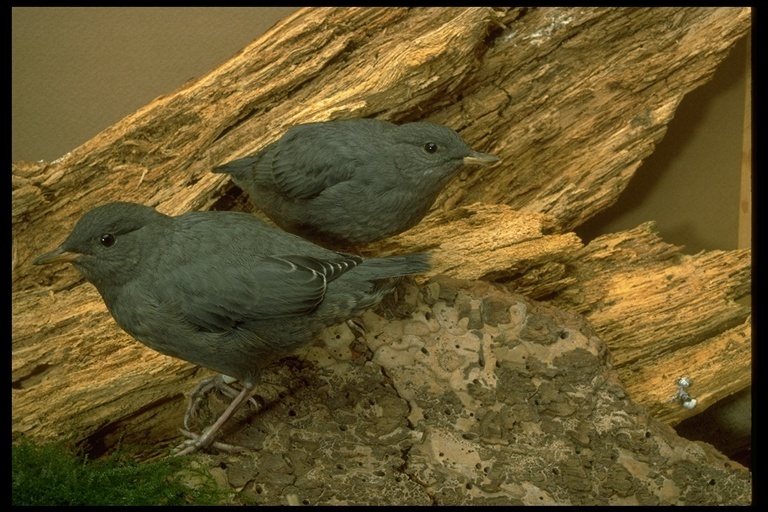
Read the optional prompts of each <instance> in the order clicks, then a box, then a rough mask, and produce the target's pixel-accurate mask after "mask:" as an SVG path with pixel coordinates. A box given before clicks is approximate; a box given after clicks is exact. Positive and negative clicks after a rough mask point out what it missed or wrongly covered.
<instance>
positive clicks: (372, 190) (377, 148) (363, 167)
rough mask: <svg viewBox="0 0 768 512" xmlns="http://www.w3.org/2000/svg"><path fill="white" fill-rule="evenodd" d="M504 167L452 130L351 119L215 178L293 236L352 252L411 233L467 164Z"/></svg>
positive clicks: (298, 130)
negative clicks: (245, 195) (237, 190)
mask: <svg viewBox="0 0 768 512" xmlns="http://www.w3.org/2000/svg"><path fill="white" fill-rule="evenodd" d="M498 161H499V159H498V158H497V157H495V156H493V155H487V154H484V153H478V152H476V151H474V150H472V148H470V147H469V146H468V145H467V143H466V142H464V140H463V139H462V138H461V137H460V136H459V134H458V133H456V132H455V131H454V130H452V129H450V128H448V127H446V126H442V125H438V124H431V123H407V124H403V125H399V126H398V125H395V124H393V123H390V122H387V121H382V120H378V119H348V120H342V121H329V122H324V123H309V124H302V125H298V126H295V127H293V128H291V129H290V130H288V131H287V132H286V133H285V134H284V135H283V136H282V137H281V138H280V139H278V140H276V141H275V142H272V143H271V144H269V145H268V146H266V147H265V148H263V149H262V150H261V151H259V152H257V153H254V154H253V155H250V156H246V157H244V158H240V159H238V160H234V161H232V162H229V163H227V164H224V165H221V166H219V167H216V168H214V169H213V172H215V173H223V174H229V175H230V176H231V177H232V181H234V182H235V184H236V185H238V186H239V187H240V188H242V189H243V190H245V191H246V192H248V194H249V196H250V198H251V201H252V202H253V203H254V204H255V205H256V206H257V207H259V208H260V209H261V210H262V211H263V212H264V213H265V214H266V215H267V216H268V217H269V218H270V219H272V220H273V221H274V222H275V224H277V225H278V226H280V227H282V228H283V229H285V230H286V231H290V232H291V233H295V234H297V235H301V236H303V237H305V238H307V239H310V240H312V241H314V242H316V243H319V244H321V245H325V246H328V247H335V248H339V247H345V248H349V247H356V246H358V245H361V244H366V243H369V242H374V241H376V240H381V239H383V238H387V237H389V236H392V235H396V234H398V233H402V232H403V231H405V230H407V229H410V228H412V227H413V226H415V225H416V224H418V223H419V221H421V219H422V218H424V216H425V215H426V214H427V212H428V211H429V209H430V207H431V206H432V203H433V202H434V201H435V198H437V195H438V194H439V193H440V191H441V190H442V189H443V187H445V185H446V184H447V183H448V182H449V181H450V179H451V178H452V177H453V176H454V175H455V174H456V173H457V172H458V171H459V170H460V169H461V168H462V166H463V165H466V164H481V165H486V164H492V163H495V162H498Z"/></svg>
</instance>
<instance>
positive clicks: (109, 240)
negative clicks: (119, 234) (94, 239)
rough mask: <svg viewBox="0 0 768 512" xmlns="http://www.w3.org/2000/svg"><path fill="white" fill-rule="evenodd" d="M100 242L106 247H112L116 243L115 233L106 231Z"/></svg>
mask: <svg viewBox="0 0 768 512" xmlns="http://www.w3.org/2000/svg"><path fill="white" fill-rule="evenodd" d="M99 242H101V245H103V246H104V247H112V246H113V245H115V235H113V234H112V233H104V234H103V235H101V236H100V237H99Z"/></svg>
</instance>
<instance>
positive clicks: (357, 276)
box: [34, 202, 430, 455]
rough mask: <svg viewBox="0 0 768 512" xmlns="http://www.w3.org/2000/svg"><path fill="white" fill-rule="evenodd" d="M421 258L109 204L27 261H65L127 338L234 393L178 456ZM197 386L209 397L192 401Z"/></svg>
mask: <svg viewBox="0 0 768 512" xmlns="http://www.w3.org/2000/svg"><path fill="white" fill-rule="evenodd" d="M428 259H429V257H428V255H426V254H410V255H401V256H391V257H386V258H369V259H364V258H361V257H358V256H354V255H349V254H342V253H337V252H334V251H331V250H328V249H324V248H322V247H319V246H317V245H315V244H313V243H311V242H308V241H306V240H304V239H302V238H300V237H298V236H295V235H292V234H289V233H285V232H283V231H280V230H278V229H276V228H273V227H271V226H269V225H267V224H266V223H265V222H263V221H262V220H260V219H259V218H257V217H255V216H253V215H249V214H247V213H238V212H222V211H215V212H193V213H187V214H184V215H180V216H178V217H170V216H167V215H164V214H162V213H160V212H158V211H156V210H155V209H154V208H150V207H148V206H143V205H139V204H134V203H124V202H116V203H110V204H106V205H104V206H100V207H98V208H95V209H93V210H91V211H89V212H88V213H86V214H85V215H83V217H82V218H81V219H80V220H79V221H78V222H77V224H76V225H75V227H74V229H73V230H72V232H71V233H70V234H69V236H68V237H67V238H66V240H64V242H63V243H62V244H61V245H60V246H59V247H58V248H57V249H54V250H53V251H51V252H49V253H47V254H44V255H43V256H40V257H39V258H37V259H36V260H35V261H34V263H35V264H37V265H39V264H45V263H54V262H70V263H72V264H73V265H74V266H75V268H77V269H78V270H79V271H80V272H81V273H82V274H83V275H84V276H85V278H86V279H87V280H88V281H89V282H91V283H92V284H93V285H94V286H96V289H97V290H98V291H99V293H100V294H101V297H102V298H103V299H104V302H105V303H106V305H107V308H108V309H109V312H110V313H111V314H112V317H113V318H114V319H115V321H116V322H117V324H118V325H119V326H120V327H122V328H123V329H124V330H125V331H126V332H128V334H130V335H131V336H133V337H134V338H136V339H137V340H139V341H140V342H141V343H143V344H145V345H146V346H148V347H149V348H152V349H154V350H156V351H158V352H160V353H162V354H166V355H169V356H172V357H177V358H180V359H184V360H186V361H190V362H192V363H195V364H198V365H200V366H203V367H205V368H209V369H211V370H215V371H217V372H220V373H221V374H223V375H226V376H229V377H232V378H234V379H237V380H239V381H240V382H241V383H242V385H243V389H242V391H241V392H239V393H236V394H235V395H236V396H234V398H233V400H232V402H231V404H230V405H229V407H228V408H227V409H226V410H225V411H224V413H222V415H221V416H220V417H219V418H218V419H217V420H216V422H215V423H214V424H213V425H212V426H211V427H210V428H209V429H207V430H206V431H205V432H204V433H203V434H202V435H200V436H197V435H195V434H190V433H186V432H185V434H186V435H188V436H190V437H193V439H192V440H191V441H187V442H186V443H185V444H183V445H182V446H181V447H180V449H179V450H178V453H177V455H182V454H186V453H191V452H193V451H195V450H197V449H198V448H201V447H205V446H207V445H209V444H211V443H212V442H213V438H214V435H215V433H216V431H217V430H218V429H219V428H220V427H221V425H222V424H224V422H225V421H226V420H227V419H228V418H229V417H230V416H231V415H232V414H233V413H234V411H235V410H236V409H237V408H238V407H239V406H240V405H241V404H242V403H243V402H244V401H246V400H248V399H249V398H250V396H251V395H252V393H253V388H254V385H255V384H256V381H257V380H258V375H259V371H260V370H261V369H262V368H263V367H264V366H266V365H267V364H269V363H270V362H272V361H274V360H276V359H278V358H280V357H281V356H283V355H286V354H288V353H290V352H291V351H293V350H294V349H296V348H297V347H300V346H302V345H304V344H305V343H307V342H309V341H310V340H311V339H312V337H313V336H316V335H317V334H318V333H319V332H320V331H321V330H322V329H323V328H324V327H326V326H330V325H334V324H338V323H341V322H344V321H345V320H348V319H350V318H352V317H354V316H356V315H358V314H360V313H362V312H363V311H364V310H365V309H367V308H370V307H372V306H374V305H375V304H377V303H378V302H379V301H380V300H381V299H382V298H383V297H384V296H385V295H386V294H387V293H389V292H391V291H392V290H393V289H394V287H395V286H396V285H397V283H398V282H399V280H400V279H399V278H400V277H402V276H404V275H407V274H416V273H421V272H425V271H427V270H429V268H430V266H429V263H428ZM208 380H209V381H210V380H211V379H208ZM201 387H202V388H204V390H207V389H208V388H210V386H208V388H206V387H205V386H202V385H201V386H198V389H197V390H196V392H197V391H198V390H199V389H201ZM224 389H225V390H226V389H227V388H226V387H225V388H224ZM232 391H233V389H232V388H229V393H228V394H229V395H230V396H233V394H232ZM195 394H196V393H193V395H195ZM194 400H195V396H192V397H190V409H188V413H189V411H190V410H191V409H194V405H195V404H193V401H194ZM185 426H186V416H185Z"/></svg>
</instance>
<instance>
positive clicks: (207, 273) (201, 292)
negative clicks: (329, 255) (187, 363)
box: [168, 256, 343, 332]
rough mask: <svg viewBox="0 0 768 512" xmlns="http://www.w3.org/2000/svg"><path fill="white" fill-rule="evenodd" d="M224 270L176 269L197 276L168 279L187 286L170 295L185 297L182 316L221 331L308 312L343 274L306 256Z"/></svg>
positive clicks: (245, 262) (335, 266)
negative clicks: (327, 286) (328, 282)
mask: <svg viewBox="0 0 768 512" xmlns="http://www.w3.org/2000/svg"><path fill="white" fill-rule="evenodd" d="M232 265H238V266H241V267H242V268H234V269H233V268H231V267H232ZM342 267H343V265H342ZM224 270H225V271H221V272H216V271H212V269H211V268H209V267H205V268H203V267H200V266H198V267H196V266H195V264H194V263H190V264H188V265H182V266H180V267H179V268H177V269H176V270H175V272H184V273H187V274H192V275H190V276H189V278H185V279H169V281H168V282H170V283H174V285H175V286H176V287H180V288H183V289H182V290H178V289H177V290H175V291H174V292H172V294H169V296H177V297H178V296H181V297H184V298H185V299H184V301H183V303H182V304H180V307H181V310H182V313H183V314H184V316H185V317H186V319H187V321H189V322H190V323H192V324H194V325H196V326H198V327H199V328H200V329H203V330H208V331H213V332H216V331H220V330H227V329H232V328H234V327H236V326H237V325H239V324H241V323H244V322H252V321H258V320H266V319H275V318H285V317H291V316H297V315H303V314H307V313H309V312H311V311H312V310H313V309H315V308H316V307H317V305H318V304H320V302H321V301H322V300H323V297H324V295H325V290H326V283H327V281H328V279H329V276H330V277H336V274H340V273H341V272H343V270H342V269H341V267H339V264H332V263H329V262H323V261H320V260H316V259H314V258H309V257H303V256H286V257H274V256H271V257H264V258H243V259H240V260H238V263H233V262H229V265H228V268H226V269H224Z"/></svg>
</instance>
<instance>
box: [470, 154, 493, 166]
mask: <svg viewBox="0 0 768 512" xmlns="http://www.w3.org/2000/svg"><path fill="white" fill-rule="evenodd" d="M498 161H500V159H499V157H497V156H493V155H488V154H486V153H478V152H474V153H472V154H471V155H469V156H465V157H464V165H491V164H495V163H496V162H498Z"/></svg>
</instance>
